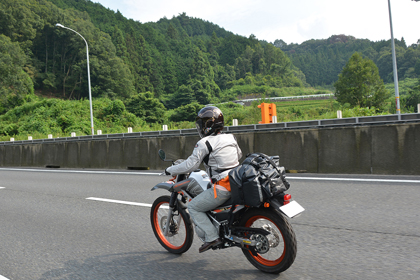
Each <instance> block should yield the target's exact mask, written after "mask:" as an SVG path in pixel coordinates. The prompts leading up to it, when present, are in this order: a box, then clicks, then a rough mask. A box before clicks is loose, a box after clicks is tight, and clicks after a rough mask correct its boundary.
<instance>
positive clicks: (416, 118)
mask: <svg viewBox="0 0 420 280" xmlns="http://www.w3.org/2000/svg"><path fill="white" fill-rule="evenodd" d="M408 122H420V113H414V114H401V115H380V116H370V117H353V118H342V119H325V120H312V121H297V122H282V123H272V124H250V125H238V126H226V127H225V129H224V132H226V133H234V132H250V131H267V130H282V129H302V128H321V127H336V126H357V125H379V124H397V123H408ZM183 135H198V133H197V130H196V129H195V128H191V129H177V130H160V131H144V132H132V133H118V134H101V135H87V136H75V137H62V138H48V139H34V140H18V141H5V142H0V145H19V144H20V145H22V144H31V143H33V144H37V143H52V142H73V141H87V140H103V139H122V138H145V137H161V136H183Z"/></svg>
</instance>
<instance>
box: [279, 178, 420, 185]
mask: <svg viewBox="0 0 420 280" xmlns="http://www.w3.org/2000/svg"><path fill="white" fill-rule="evenodd" d="M287 179H292V180H293V179H297V180H324V181H353V182H384V183H417V184H420V180H392V179H359V178H323V177H287Z"/></svg>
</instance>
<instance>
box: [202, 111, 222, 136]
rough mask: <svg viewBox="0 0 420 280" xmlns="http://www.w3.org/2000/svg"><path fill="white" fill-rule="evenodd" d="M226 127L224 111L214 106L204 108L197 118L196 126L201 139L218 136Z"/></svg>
mask: <svg viewBox="0 0 420 280" xmlns="http://www.w3.org/2000/svg"><path fill="white" fill-rule="evenodd" d="M224 125H225V121H224V118H223V114H222V111H220V109H219V108H217V107H214V106H208V107H204V108H203V109H201V110H200V111H199V112H198V114H197V117H196V118H195V126H196V127H197V130H198V134H200V137H201V138H203V137H206V136H209V135H212V134H217V133H218V132H219V131H222V129H223V126H224Z"/></svg>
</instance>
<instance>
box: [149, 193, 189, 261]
mask: <svg viewBox="0 0 420 280" xmlns="http://www.w3.org/2000/svg"><path fill="white" fill-rule="evenodd" d="M169 200H170V197H169V196H161V197H159V198H157V199H156V200H155V202H154V203H153V205H152V209H151V211H150V221H151V223H152V228H153V232H154V234H155V236H156V238H157V240H158V241H159V243H160V244H161V245H162V246H163V247H164V248H165V249H166V250H168V251H169V252H170V253H173V254H182V253H185V252H186V251H188V249H189V248H190V247H191V244H192V242H193V238H194V230H193V226H192V223H191V220H190V217H189V215H188V214H187V213H186V212H185V210H184V209H182V208H181V207H178V209H177V210H176V211H174V213H175V215H174V216H173V217H172V219H171V223H170V225H169V231H168V235H167V236H165V235H164V232H165V227H166V221H167V218H168V214H169Z"/></svg>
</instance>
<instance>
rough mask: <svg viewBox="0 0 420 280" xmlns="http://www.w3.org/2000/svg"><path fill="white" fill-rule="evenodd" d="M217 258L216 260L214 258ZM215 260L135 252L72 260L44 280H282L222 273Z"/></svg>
mask: <svg viewBox="0 0 420 280" xmlns="http://www.w3.org/2000/svg"><path fill="white" fill-rule="evenodd" d="M212 259H213V258H212ZM211 262H212V261H208V260H202V259H196V260H195V261H193V262H191V258H189V257H186V256H183V255H173V254H170V253H167V252H158V251H149V252H131V253H121V254H109V255H103V256H97V257H92V258H88V259H86V260H84V261H82V262H81V261H79V260H71V261H68V262H66V263H64V267H62V268H57V269H53V270H50V271H47V272H46V273H44V274H43V275H42V277H41V278H40V280H47V279H48V280H50V279H61V280H64V279H69V280H70V279H71V280H77V279H83V280H93V279H95V280H97V279H100V280H106V279H118V280H124V279H244V278H246V279H261V278H262V277H263V278H265V279H282V277H281V275H270V274H266V273H262V272H260V271H258V270H256V269H253V268H246V269H229V270H225V269H222V270H218V268H217V263H220V262H223V260H221V259H219V258H214V263H211Z"/></svg>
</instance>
